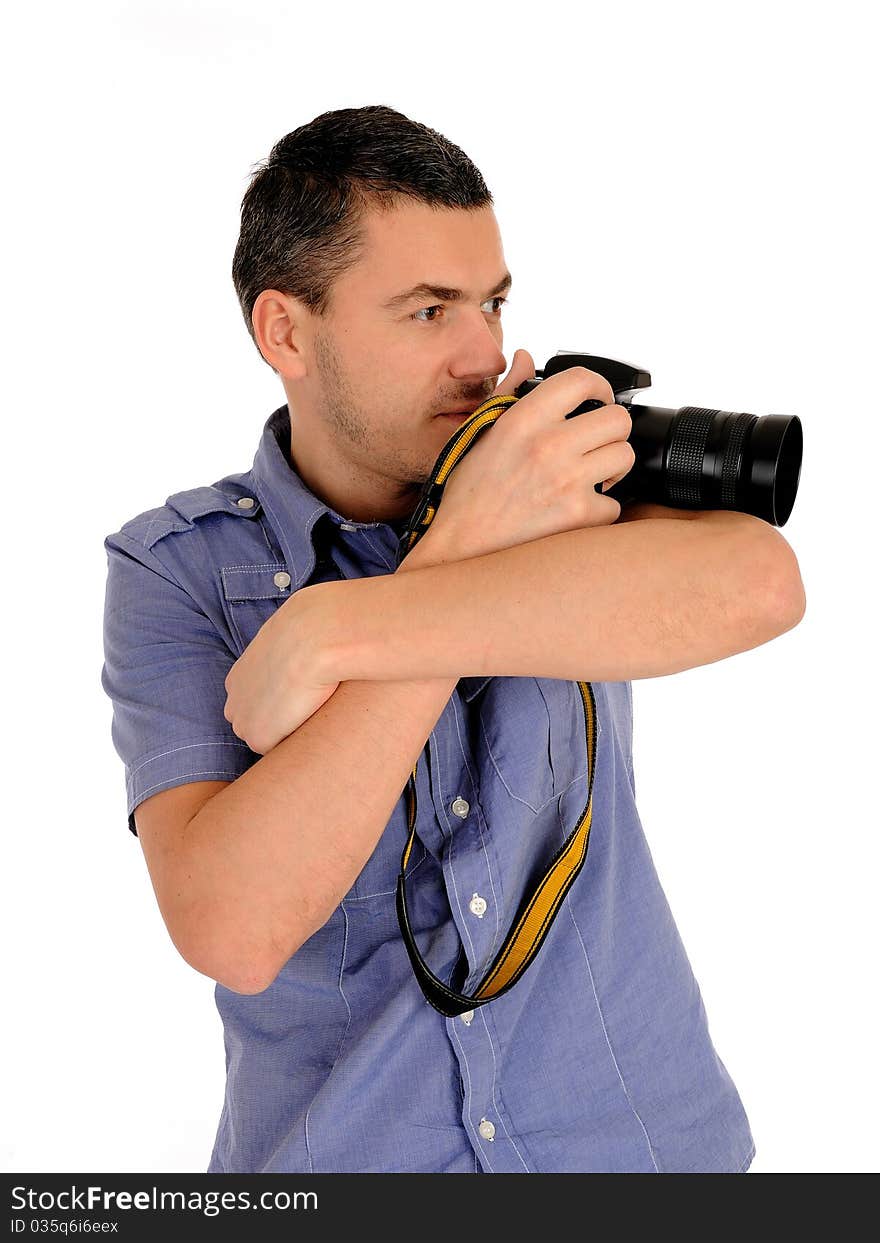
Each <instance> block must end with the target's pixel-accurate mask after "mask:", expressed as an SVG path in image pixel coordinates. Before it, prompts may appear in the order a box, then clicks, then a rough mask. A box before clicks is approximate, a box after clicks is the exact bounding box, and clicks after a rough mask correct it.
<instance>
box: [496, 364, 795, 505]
mask: <svg viewBox="0 0 880 1243" xmlns="http://www.w3.org/2000/svg"><path fill="white" fill-rule="evenodd" d="M566 367H586V368H587V369H588V370H589V371H595V372H597V374H598V375H601V376H603V377H604V378H605V379H606V380H607V381H608V383H609V384H610V385H611V387H612V389H613V390H614V400H615V402H616V404H617V405H620V406H624V407H625V408H626V410H627V411H628V412H629V414H630V417H631V418H632V432H631V433H630V436H629V443H630V444H631V445H632V447H633V451H634V452H635V455H636V456H635V462H634V463H633V466H632V469H631V470H630V471H629V472H628V473H627V474H626V475H625V476H624V478H623V479H621V480H620V481H619V482H618V483H616V484H615V485H614V487H612V488H609V489H608V491H607V492H606V493H605V495H606V496H611V497H613V498H614V499H615V500H616V501H618V502H619V503H620V504H621V505H624V504H625V503H626V502H627V501H650V502H654V503H655V504H657V505H668V506H670V507H672V508H674V509H735V510H738V511H739V512H740V513H744V514H752V515H754V516H755V517H756V518H762V519H763V520H764V521H765V522H769V523H771V524H772V525H773V526H777V527H782V526H785V524H786V522H787V521H788V518H789V515H790V514H791V511H792V507H793V506H794V501H795V496H796V495H797V487H798V480H799V478H800V471H801V457H802V454H803V443H804V442H803V429H802V428H801V421H800V419H799V418H798V417H797V415H794V414H788V415H786V414H765V415H757V414H743V413H733V412H732V411H730V410H709V409H706V408H705V407H703V406H679V407H678V409H677V410H669V409H665V408H664V407H662V406H643V405H633V404H632V400H631V399H632V397H633V395H634V394H635V393H637V392H638V391H639V389H642V388H649V387H650V385H651V376H650V373H649V372H647V371H644V370H643V369H642V368H641V367H635V366H633V364H632V363H624V362H620V361H618V360H617V359H615V358H600V357H599V356H598V355H596V354H578V353H576V352H575V351H573V350H559V351H558V352H557V353H556V354H555V355H554V356H553V357H552V358H550V359H548V361H547V365H546V366H545V367H544V369H543V370H542V371H537V370H536V372H535V375H536V378H535V379H534V380H526V381H524V383H522V384H521V385H520V386H519V388H518V389H517V390H516V396H517V397H525V396H526V394H527V393H530V392H531V391H532V390H533V389H534V388H536V387H537V386H538V385H539V384H540V383H541V381H542V380H546V379H547V378H548V377H549V376H551V375H555V374H556V373H557V372H558V371H562V370H564V369H565V368H566ZM603 404H604V403H603V402H601V401H595V400H588V401H584V402H582V403H581V404H580V405H579V406H578V407H577V409H575V410H572V411H571V412H570V413H569V414H567V415H566V416H565V417H566V418H567V419H571V418H574V416H575V415H577V414H583V413H585V412H586V411H588V410H595V409H597V408H599V407H600V406H602V405H603ZM601 486H602V485H601V484H597V485H596V490H597V491H599V490H600V488H601Z"/></svg>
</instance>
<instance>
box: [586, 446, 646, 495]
mask: <svg viewBox="0 0 880 1243" xmlns="http://www.w3.org/2000/svg"><path fill="white" fill-rule="evenodd" d="M634 465H635V454H634V452H633V449H632V446H631V445H630V444H629V443H628V442H626V441H623V442H621V441H615V442H614V443H613V444H610V445H603V446H602V447H601V448H599V449H593V450H592V451H591V452H590V453H585V454H584V467H585V468H586V472H587V475H586V477H587V482H588V483H589V484H590V486H591V487H593V488H594V490H595V491H597V492H599V491H602V492H607V491H608V489H609V488H613V487H614V485H615V484H616V483H619V482H620V480H621V479H623V478H624V477H625V476H626V475H628V474H629V472H630V471H631V470H632V468H633V466H634ZM602 485H604V486H602Z"/></svg>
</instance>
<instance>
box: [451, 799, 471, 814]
mask: <svg viewBox="0 0 880 1243" xmlns="http://www.w3.org/2000/svg"><path fill="white" fill-rule="evenodd" d="M470 809H471V805H470V803H468V802H467V801H466V800H465V799H463V798H462V797H461V795H460V794H459V796H458V798H457V799H456V800H455V802H454V803H453V804H452V812H453V815H456V816H460V817H461V819H462V820H464V818H465V816H466V815H467V814H468V812H469V811H470Z"/></svg>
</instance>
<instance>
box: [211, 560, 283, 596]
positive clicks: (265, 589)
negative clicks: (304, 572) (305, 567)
mask: <svg viewBox="0 0 880 1243" xmlns="http://www.w3.org/2000/svg"><path fill="white" fill-rule="evenodd" d="M220 576H221V578H222V580H223V594H224V595H225V597H226V599H227V600H229V601H230V603H235V602H236V601H241V600H279V599H284V598H286V597H287V596H289V595H290V574H289V573H288V570H287V566H286V565H284V563H283V562H275V563H272V564H271V565H226V566H223V567H222V568H221V570H220Z"/></svg>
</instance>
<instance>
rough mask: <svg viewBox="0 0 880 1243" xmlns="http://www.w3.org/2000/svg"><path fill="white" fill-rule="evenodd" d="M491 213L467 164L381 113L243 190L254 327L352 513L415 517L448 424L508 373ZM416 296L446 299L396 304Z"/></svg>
mask: <svg viewBox="0 0 880 1243" xmlns="http://www.w3.org/2000/svg"><path fill="white" fill-rule="evenodd" d="M492 202H493V200H492V196H491V194H490V193H489V191H488V189H487V188H486V185H485V182H484V181H483V179H482V177H481V175H480V173H479V171H478V170H477V168H475V166H474V165H473V164H472V163H471V161H470V160H469V159H468V157H467V156H466V155H465V154H464V152H462V151H461V150H460V149H459V148H458V147H456V146H455V145H454V144H453V143H450V142H449V141H448V140H447V139H445V138H443V137H442V136H441V135H440V134H438V133H437V132H436V131H435V130H432V129H429V128H428V127H427V126H424V125H421V124H419V123H418V122H415V121H411V120H409V119H408V118H407V117H405V116H403V115H402V114H401V113H399V112H395V111H394V110H393V109H391V108H386V107H381V106H374V107H365V108H345V109H340V110H338V111H336V112H328V113H324V114H323V115H322V116H319V117H317V118H316V119H315V120H314V121H312V122H310V123H309V124H308V125H304V126H301V127H300V128H299V129H297V130H294V131H293V132H292V133H291V134H288V135H287V136H286V137H285V138H283V139H281V141H280V142H278V143H276V145H275V147H274V148H273V149H272V152H271V154H270V156H269V159H268V161H267V162H266V164H265V165H264V166H263V167H262V168H261V169H260V171H259V172H258V173H257V174H256V176H255V177H254V180H253V181H252V182H251V184H250V186H249V187H248V190H247V192H246V194H245V196H244V200H243V202H242V221H241V234H240V236H239V241H238V245H237V247H236V251H235V258H234V260H233V269H232V270H233V280H234V282H235V287H236V291H237V293H238V297H239V301H240V304H241V308H242V313H243V315H244V318H245V323H246V324H247V326H248V330H249V331H250V333H251V336H252V338H253V340H254V342H255V344H256V346H257V348H258V349H259V351H260V354H261V356H262V357H263V358H264V359H265V360H266V362H267V363H269V365H270V366H271V367H272V368H273V369H274V370H275V371H276V372H277V374H278V375H279V376H280V378H281V381H282V384H283V386H284V391H285V393H286V395H287V404H288V407H289V409H290V415H291V442H292V444H291V461H292V462H293V464H294V465H295V466H296V468H297V470H298V471H299V472H300V474H301V476H302V477H303V479H304V480H305V482H306V483H307V484H308V486H309V487H310V488H311V489H312V491H313V492H315V494H316V495H317V496H319V497H320V498H321V499H322V500H325V501H326V502H327V503H328V504H330V505H331V506H333V507H334V508H335V509H337V510H338V511H339V512H340V513H342V514H343V515H344V516H346V517H350V518H354V519H355V520H356V521H379V520H381V521H393V520H395V519H397V518H401V517H405V516H406V515H407V514H409V513H410V512H411V510H412V507H413V505H414V503H415V500H416V498H417V496H418V492H419V489H420V487H421V485H422V483H423V482H424V481H425V479H427V478H428V476H429V474H430V471H431V467H432V466H433V464H434V461H435V460H436V457H437V454H438V453H439V451H440V449H441V448H442V446H443V443H444V441H445V440H447V439H448V438H449V436H451V435H452V433H453V432H454V431H455V428H456V426H457V423H456V422H455V421H454V420H452V419H450V418H447V417H437V416H438V415H440V413H441V412H443V411H450V410H461V409H462V408H464V407H467V408H468V409H470V410H473V409H474V408H475V407H476V406H477V405H479V404H480V402H482V401H484V400H485V399H486V398H487V397H488V396H490V395H491V393H492V392H493V390H494V388H495V381H496V378H497V377H498V376H499V375H501V373H502V372H503V370H504V367H505V359H504V355H503V354H502V352H501V346H502V338H503V330H502V326H501V307H502V305H503V303H504V300H505V295H506V294H507V291H508V289H509V280H508V279H507V278H508V273H507V267H506V263H505V260H504V254H503V250H502V246H501V237H500V234H499V230H498V224H497V221H496V219H495V214H494V211H493V210H492ZM420 284H428V285H431V286H437V287H438V288H436V289H433V290H430V291H429V290H425V291H423V292H422V293H421V294H415V295H413V296H412V297H411V298H409V299H408V300H407V301H396V302H394V301H393V300H394V299H398V298H399V297H400V295H402V294H404V293H405V292H406V291H408V290H411V289H412V288H413V287H414V286H417V285H420ZM456 290H457V291H460V296H456V294H455V293H454V292H453V291H456ZM390 303H393V304H392V305H389V304H390Z"/></svg>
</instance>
